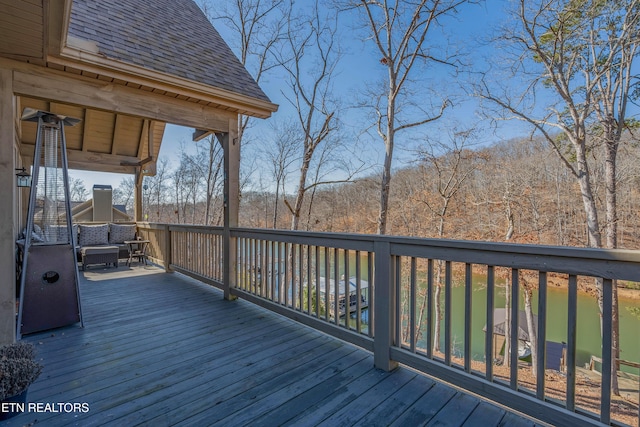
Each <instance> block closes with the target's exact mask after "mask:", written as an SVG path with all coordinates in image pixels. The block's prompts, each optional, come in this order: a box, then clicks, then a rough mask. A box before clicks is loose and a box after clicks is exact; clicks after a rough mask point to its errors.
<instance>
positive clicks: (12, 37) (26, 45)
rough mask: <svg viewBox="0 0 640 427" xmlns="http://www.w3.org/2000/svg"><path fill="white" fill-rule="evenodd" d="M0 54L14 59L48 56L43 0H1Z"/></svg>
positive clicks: (40, 58)
mask: <svg viewBox="0 0 640 427" xmlns="http://www.w3.org/2000/svg"><path fill="white" fill-rule="evenodd" d="M0 10H2V13H0V40H2V43H0V55H2V56H7V57H12V58H14V59H27V58H34V59H39V60H42V58H43V56H44V7H43V4H42V0H22V1H15V0H0Z"/></svg>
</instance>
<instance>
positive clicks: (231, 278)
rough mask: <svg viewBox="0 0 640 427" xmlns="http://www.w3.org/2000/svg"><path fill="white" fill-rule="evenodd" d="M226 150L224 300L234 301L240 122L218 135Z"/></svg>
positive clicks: (230, 123)
mask: <svg viewBox="0 0 640 427" xmlns="http://www.w3.org/2000/svg"><path fill="white" fill-rule="evenodd" d="M216 136H217V137H218V140H219V141H220V143H221V144H222V147H223V149H224V232H223V240H224V250H223V257H224V260H223V281H224V298H225V299H227V300H234V299H235V298H236V297H235V296H233V295H231V288H233V287H235V286H236V278H237V274H236V270H237V260H236V255H237V253H238V251H237V241H236V239H235V238H232V237H231V230H230V229H231V228H233V227H237V226H238V212H239V210H240V143H239V140H238V120H237V118H234V119H230V120H229V132H227V133H219V134H216Z"/></svg>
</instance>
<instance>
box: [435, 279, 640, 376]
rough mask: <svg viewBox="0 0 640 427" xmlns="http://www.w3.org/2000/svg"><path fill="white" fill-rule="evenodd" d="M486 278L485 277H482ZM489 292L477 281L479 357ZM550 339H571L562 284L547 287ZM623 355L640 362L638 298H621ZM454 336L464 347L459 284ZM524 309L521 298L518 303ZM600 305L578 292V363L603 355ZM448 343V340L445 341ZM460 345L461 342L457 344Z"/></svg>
mask: <svg viewBox="0 0 640 427" xmlns="http://www.w3.org/2000/svg"><path fill="white" fill-rule="evenodd" d="M480 280H482V279H480ZM495 293H496V297H495V308H501V307H504V288H503V287H502V288H500V287H496V292H495ZM486 299H487V292H486V289H485V286H484V283H478V282H477V281H476V283H475V285H474V290H473V293H472V312H471V316H472V319H473V320H472V325H473V326H472V329H473V330H472V338H471V348H472V354H473V356H474V358H475V359H478V360H482V359H483V357H484V332H483V331H482V328H483V327H484V325H485V323H486V314H485V312H486ZM547 301H548V306H547V340H548V341H555V342H563V341H564V342H566V341H567V291H566V290H565V289H559V288H551V287H550V288H548V291H547ZM537 304H538V301H537V291H534V298H533V307H534V310H533V311H534V314H537V312H538V310H537ZM619 306H620V307H619V311H620V338H621V340H620V341H621V346H620V348H621V353H620V358H621V359H625V360H629V361H634V362H640V319H638V318H637V317H635V316H634V315H633V314H632V313H631V312H630V311H629V310H627V308H628V307H638V306H640V304H639V301H637V300H622V299H621V300H620V301H619ZM452 307H453V313H452V327H451V330H452V340H453V341H454V342H455V343H458V344H459V348H456V350H462V346H463V345H464V324H463V318H464V287H462V286H456V287H453V289H452ZM518 308H519V309H520V310H523V309H524V303H523V302H522V301H521V302H520V304H519V307H518ZM599 316H600V315H599V310H598V305H597V303H596V300H595V298H594V297H592V296H589V295H586V294H578V320H577V334H576V339H577V343H576V344H577V363H578V365H579V366H584V364H585V363H589V360H590V357H591V355H595V356H600V355H601V351H600V342H601V339H600V317H599ZM442 344H444V342H443V343H442ZM456 347H458V346H456ZM623 368H625V369H624V370H626V371H629V372H635V373H636V374H637V373H638V370H637V369H633V368H629V369H626V368H628V367H623Z"/></svg>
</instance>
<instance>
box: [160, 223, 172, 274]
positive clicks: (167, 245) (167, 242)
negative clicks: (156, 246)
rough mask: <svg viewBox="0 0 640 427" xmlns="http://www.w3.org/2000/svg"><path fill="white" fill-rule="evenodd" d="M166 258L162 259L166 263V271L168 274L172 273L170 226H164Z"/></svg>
mask: <svg viewBox="0 0 640 427" xmlns="http://www.w3.org/2000/svg"><path fill="white" fill-rule="evenodd" d="M163 251H164V256H163V257H162V258H164V259H163V261H164V271H165V272H167V273H171V272H172V271H173V270H172V269H171V262H172V260H171V230H170V229H169V224H165V225H164V248H163Z"/></svg>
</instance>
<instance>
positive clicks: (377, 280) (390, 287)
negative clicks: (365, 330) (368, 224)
mask: <svg viewBox="0 0 640 427" xmlns="http://www.w3.org/2000/svg"><path fill="white" fill-rule="evenodd" d="M373 250H374V252H375V261H374V263H375V272H374V278H373V279H374V280H373V292H374V307H373V309H374V312H375V320H374V324H373V331H374V341H373V362H374V365H375V367H376V368H378V369H382V370H384V371H391V370H393V369H395V368H396V367H397V366H398V363H397V362H395V361H393V360H391V356H390V350H391V346H392V345H393V344H394V337H393V331H395V319H396V316H395V309H396V304H395V295H396V293H395V290H394V286H395V285H397V284H394V281H393V259H392V257H391V245H390V244H389V242H388V241H384V240H376V241H375V242H374V244H373Z"/></svg>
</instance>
